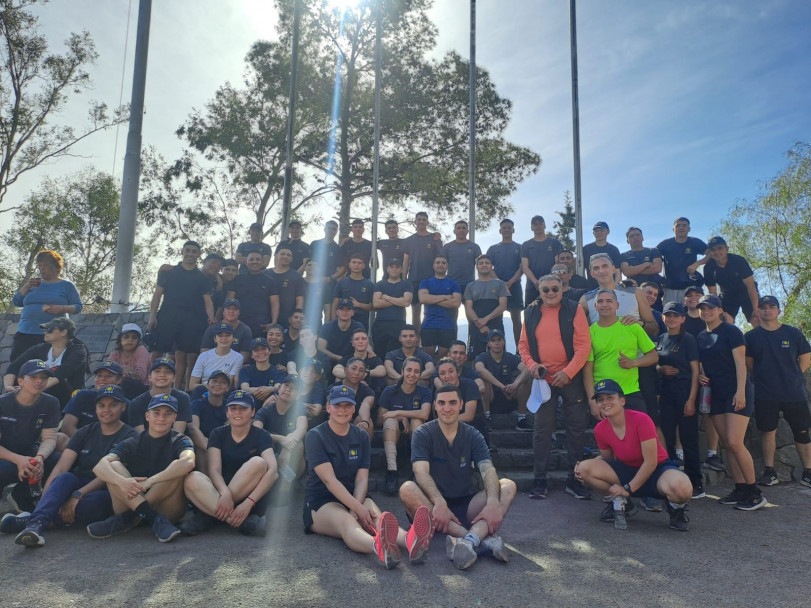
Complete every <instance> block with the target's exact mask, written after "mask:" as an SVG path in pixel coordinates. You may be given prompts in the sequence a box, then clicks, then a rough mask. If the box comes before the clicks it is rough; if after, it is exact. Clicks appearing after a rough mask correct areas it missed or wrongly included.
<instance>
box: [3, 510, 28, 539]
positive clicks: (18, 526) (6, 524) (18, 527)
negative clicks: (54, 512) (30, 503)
mask: <svg viewBox="0 0 811 608" xmlns="http://www.w3.org/2000/svg"><path fill="white" fill-rule="evenodd" d="M30 520H31V514H30V513H19V514H17V515H15V514H14V513H6V514H5V515H3V519H0V532H1V533H3V534H17V533H18V532H22V531H23V530H25V528H26V526H27V525H28V522H29V521H30Z"/></svg>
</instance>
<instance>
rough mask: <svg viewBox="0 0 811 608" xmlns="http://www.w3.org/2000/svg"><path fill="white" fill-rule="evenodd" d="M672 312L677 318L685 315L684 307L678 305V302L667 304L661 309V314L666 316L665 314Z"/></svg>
mask: <svg viewBox="0 0 811 608" xmlns="http://www.w3.org/2000/svg"><path fill="white" fill-rule="evenodd" d="M669 312H672V313H674V314H677V315H679V316H682V317H683V316H684V315H685V314H686V313H685V312H684V306H682V305H681V304H679V303H678V302H668V303H667V304H665V305H664V306H663V307H662V314H663V315H666V314H667V313H669Z"/></svg>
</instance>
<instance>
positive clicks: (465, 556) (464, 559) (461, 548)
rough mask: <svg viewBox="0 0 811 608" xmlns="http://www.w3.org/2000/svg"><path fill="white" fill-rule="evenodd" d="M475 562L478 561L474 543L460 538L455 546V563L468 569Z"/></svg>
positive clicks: (463, 568)
mask: <svg viewBox="0 0 811 608" xmlns="http://www.w3.org/2000/svg"><path fill="white" fill-rule="evenodd" d="M474 563H476V550H475V549H474V548H473V543H471V542H470V541H468V540H465V539H464V538H460V539H459V540H457V541H456V544H455V545H454V547H453V565H454V566H456V567H457V568H459V569H460V570H467V569H468V568H470V567H471V566H472V565H473V564H474Z"/></svg>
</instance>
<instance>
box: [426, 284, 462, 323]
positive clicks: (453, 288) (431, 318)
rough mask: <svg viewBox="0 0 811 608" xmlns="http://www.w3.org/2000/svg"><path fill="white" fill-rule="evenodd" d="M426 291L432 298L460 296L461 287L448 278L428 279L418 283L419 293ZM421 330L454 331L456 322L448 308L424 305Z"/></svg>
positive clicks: (437, 305)
mask: <svg viewBox="0 0 811 608" xmlns="http://www.w3.org/2000/svg"><path fill="white" fill-rule="evenodd" d="M423 289H427V290H428V294H429V295H432V296H449V295H453V294H455V293H458V294H459V295H460V296H461V294H462V287H461V285H459V283H458V282H457V281H454V280H453V279H451V278H449V277H445V278H444V279H438V278H437V277H435V276H434V277H430V278H428V279H423V280H422V281H421V282H420V286H419V291H421V290H423ZM422 328H423V329H455V328H456V322H455V320H454V317H453V313H452V312H451V309H450V308H444V307H442V306H440V305H439V304H426V305H425V314H424V316H423V319H422Z"/></svg>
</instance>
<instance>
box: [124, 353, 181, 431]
mask: <svg viewBox="0 0 811 608" xmlns="http://www.w3.org/2000/svg"><path fill="white" fill-rule="evenodd" d="M174 381H175V362H174V361H173V360H172V359H170V358H169V357H161V358H160V359H156V360H155V361H154V362H153V363H152V369H151V370H150V372H149V384H150V389H149V390H148V391H146V392H145V393H142V394H141V395H138V396H137V397H136V398H135V399H133V400H132V401H130V406H129V407H128V408H127V424H129V425H130V426H131V427H132V428H134V429H135V430H136V431H138V432H139V433H141V432H143V431H144V429H145V427H146V426H148V425H147V424H145V421H146V420H147V418H146V412H147V409H148V408H149V403H150V401H151V400H152V397H155V396H156V395H162V394H164V393H169V394H170V395H172V397H174V398H175V399H176V400H177V416H176V417H175V421H174V422H173V424H172V428H173V429H174V430H175V431H177V432H178V433H185V432H186V425H187V424H190V423H191V421H192V416H191V400H190V399H189V396H188V394H186V393H184V392H183V391H179V390H177V389H176V388H172V385H173V384H174Z"/></svg>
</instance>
